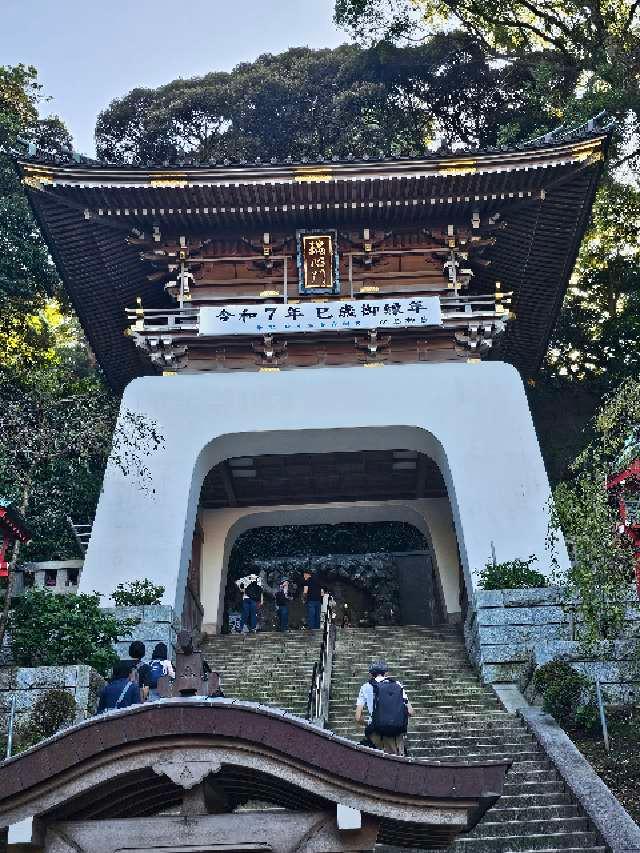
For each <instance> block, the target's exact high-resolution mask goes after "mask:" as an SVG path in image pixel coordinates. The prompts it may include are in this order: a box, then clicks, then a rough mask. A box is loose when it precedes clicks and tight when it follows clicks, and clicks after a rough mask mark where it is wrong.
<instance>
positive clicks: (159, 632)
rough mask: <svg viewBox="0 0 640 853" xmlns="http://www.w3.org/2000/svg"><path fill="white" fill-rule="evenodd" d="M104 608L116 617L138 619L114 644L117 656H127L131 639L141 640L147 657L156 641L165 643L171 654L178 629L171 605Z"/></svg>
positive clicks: (177, 618)
mask: <svg viewBox="0 0 640 853" xmlns="http://www.w3.org/2000/svg"><path fill="white" fill-rule="evenodd" d="M105 610H106V612H107V613H111V614H112V615H113V616H115V617H116V619H120V620H123V619H138V620H139V622H138V624H137V625H135V626H134V627H133V628H131V630H130V632H129V633H128V634H126V635H124V636H122V637H120V638H119V641H118V642H117V643H116V644H115V650H116V652H117V653H118V657H120V658H121V659H123V660H124V659H126V658H128V657H129V643H130V642H131V641H132V640H142V642H143V643H144V644H145V647H146V650H147V658H149V657H151V653H152V652H153V647H154V646H155V644H156V643H166V644H167V648H168V650H169V655H172V653H173V649H174V648H175V643H176V635H177V632H178V631H179V630H180V618H179V617H176V615H175V614H174V611H173V608H172V607H170V606H169V605H167V604H157V605H146V606H144V607H107V608H105Z"/></svg>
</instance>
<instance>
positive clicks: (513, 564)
mask: <svg viewBox="0 0 640 853" xmlns="http://www.w3.org/2000/svg"><path fill="white" fill-rule="evenodd" d="M536 559H537V558H536V557H534V556H531V557H529V559H528V560H508V561H507V562H505V563H496V564H495V565H494V564H493V563H487V565H486V567H485V568H484V570H483V571H482V572H480V584H481V586H482V588H483V589H540V588H541V587H546V586H548V585H549V584H548V581H547V579H546V577H545V576H544V575H543V574H541V573H540V572H537V571H536V570H535V569H532V568H531V566H532V565H533V564H534V563H535V562H536Z"/></svg>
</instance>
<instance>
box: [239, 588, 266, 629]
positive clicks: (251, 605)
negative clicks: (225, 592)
mask: <svg viewBox="0 0 640 853" xmlns="http://www.w3.org/2000/svg"><path fill="white" fill-rule="evenodd" d="M240 592H241V593H242V615H241V617H240V630H241V631H243V632H244V629H245V626H246V628H247V630H248V631H249V633H250V634H255V632H256V624H257V621H258V602H261V601H262V590H261V589H260V586H259V585H258V583H257V582H256V581H255V580H252V581H251V583H250V584H249V585H248V586H246V587H245V586H243V585H242V584H241V585H240Z"/></svg>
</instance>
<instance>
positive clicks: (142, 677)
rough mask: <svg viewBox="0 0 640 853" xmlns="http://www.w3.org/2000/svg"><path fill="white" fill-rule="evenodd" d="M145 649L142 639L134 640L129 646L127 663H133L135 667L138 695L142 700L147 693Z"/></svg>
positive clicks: (147, 677)
mask: <svg viewBox="0 0 640 853" xmlns="http://www.w3.org/2000/svg"><path fill="white" fill-rule="evenodd" d="M146 651H147V650H146V648H145V645H144V643H143V642H142V640H134V641H133V643H131V645H130V646H129V657H130V658H131V660H129V661H128V663H131V664H133V667H134V669H135V674H136V684H137V685H138V687H139V688H140V695H141V697H142V701H143V702H145V701H146V699H147V697H148V695H149V664H148V663H146V661H145V659H144V656H145V654H146Z"/></svg>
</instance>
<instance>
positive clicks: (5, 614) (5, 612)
mask: <svg viewBox="0 0 640 853" xmlns="http://www.w3.org/2000/svg"><path fill="white" fill-rule="evenodd" d="M31 477H32V473H31V472H30V473H29V476H28V478H27V482H26V483H25V487H24V490H23V492H22V501H21V503H20V514H21V515H22V516H24V514H25V513H26V511H27V506H28V505H29V496H30V494H31ZM19 554H20V540H19V539H16V541H15V543H14V545H13V553H12V554H11V562H10V563H9V574H8V577H7V589H6V591H5V594H4V604H3V607H2V615H0V649H2V644H3V642H4V635H5V634H6V632H7V624H8V622H9V611H10V610H11V593H12V591H13V578H14V576H15V571H16V566H17V565H18V556H19Z"/></svg>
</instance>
